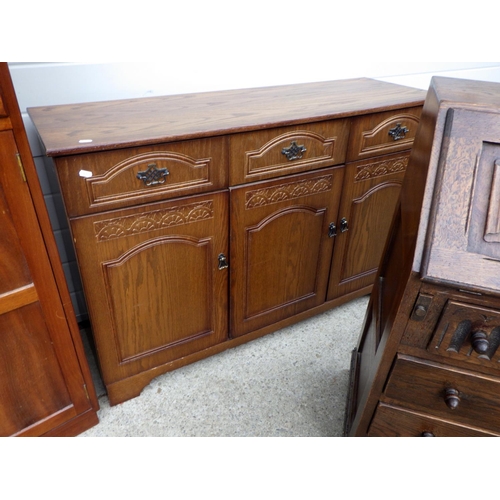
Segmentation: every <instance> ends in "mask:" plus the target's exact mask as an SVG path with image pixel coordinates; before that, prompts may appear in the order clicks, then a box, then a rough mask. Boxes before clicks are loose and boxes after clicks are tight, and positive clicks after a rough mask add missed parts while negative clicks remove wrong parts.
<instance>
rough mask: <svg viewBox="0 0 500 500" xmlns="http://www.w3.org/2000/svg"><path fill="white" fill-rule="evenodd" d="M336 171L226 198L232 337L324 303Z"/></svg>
mask: <svg viewBox="0 0 500 500" xmlns="http://www.w3.org/2000/svg"><path fill="white" fill-rule="evenodd" d="M342 180H343V168H342V167H340V168H328V169H325V170H320V171H316V172H313V173H309V174H302V175H296V176H290V177H287V178H286V179H276V180H273V181H265V182H259V183H255V184H248V185H245V186H242V187H238V188H235V189H233V190H232V191H231V258H230V263H231V335H232V336H233V337H238V336H241V335H244V334H246V333H249V332H251V331H253V330H257V329H259V328H262V327H265V326H267V325H271V324H273V323H276V322H277V321H280V320H282V319H285V318H287V317H290V316H293V315H294V314H298V313H300V312H302V311H305V310H306V309H310V308H312V307H315V306H318V305H320V304H322V303H323V302H324V301H325V296H326V287H327V284H328V274H329V270H330V264H331V257H332V249H333V244H334V238H333V237H330V236H332V234H329V226H330V224H331V223H333V224H335V221H336V218H337V211H338V206H339V201H340V193H341V189H342Z"/></svg>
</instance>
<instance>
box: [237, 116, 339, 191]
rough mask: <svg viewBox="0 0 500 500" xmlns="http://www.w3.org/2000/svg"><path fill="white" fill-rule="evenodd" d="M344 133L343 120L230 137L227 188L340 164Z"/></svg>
mask: <svg viewBox="0 0 500 500" xmlns="http://www.w3.org/2000/svg"><path fill="white" fill-rule="evenodd" d="M348 134H349V123H348V120H344V119H341V120H332V121H326V122H318V123H308V124H303V125H297V126H292V127H281V128H272V129H268V130H260V131H254V132H250V133H242V134H234V135H233V136H232V137H231V146H230V164H231V167H230V174H229V178H230V185H231V186H235V185H238V184H244V183H248V182H253V181H257V180H262V179H269V178H273V177H280V176H282V175H288V174H294V173H299V172H306V171H309V170H314V169H318V168H322V167H327V166H332V165H340V164H342V163H344V161H345V155H346V150H347V140H348Z"/></svg>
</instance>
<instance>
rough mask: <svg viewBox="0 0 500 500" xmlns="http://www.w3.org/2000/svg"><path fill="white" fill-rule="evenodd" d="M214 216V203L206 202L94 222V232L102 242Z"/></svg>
mask: <svg viewBox="0 0 500 500" xmlns="http://www.w3.org/2000/svg"><path fill="white" fill-rule="evenodd" d="M213 216H214V211H213V202H212V201H205V202H201V203H192V204H190V205H181V206H177V207H172V208H165V209H162V210H154V211H151V212H146V213H141V214H135V215H126V216H123V217H116V218H114V219H106V220H102V221H98V222H94V232H95V235H96V239H97V241H98V242H100V241H107V240H110V239H113V238H122V237H125V236H130V235H133V234H138V233H145V232H148V231H154V230H156V229H163V228H166V227H172V226H180V225H184V224H189V223H191V222H196V221H199V220H205V219H211V218H213Z"/></svg>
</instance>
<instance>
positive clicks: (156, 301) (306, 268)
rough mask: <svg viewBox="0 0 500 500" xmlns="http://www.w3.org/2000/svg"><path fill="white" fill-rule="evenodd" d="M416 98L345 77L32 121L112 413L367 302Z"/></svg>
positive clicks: (37, 112)
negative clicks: (175, 379)
mask: <svg viewBox="0 0 500 500" xmlns="http://www.w3.org/2000/svg"><path fill="white" fill-rule="evenodd" d="M424 97H425V92H422V91H420V90H416V89H411V88H408V87H402V86H398V85H394V84H388V83H384V82H379V81H375V80H369V79H354V80H343V81H335V82H324V83H311V84H299V85H288V86H279V87H267V88H259V89H245V90H234V91H221V92H210V93H202V94H189V95H174V96H166V97H153V98H141V99H130V100H120V101H109V102H96V103H87V104H75V105H64V106H51V107H38V108H31V109H29V110H28V111H29V114H30V116H31V118H32V120H33V122H34V124H35V126H36V128H37V130H38V132H39V135H40V138H41V141H42V143H43V145H44V147H45V149H46V153H47V155H48V156H51V157H53V159H54V161H55V167H56V170H57V174H58V177H59V181H60V185H61V190H62V194H63V198H64V203H65V207H66V211H67V215H68V217H69V220H70V226H71V231H72V234H73V239H74V245H75V250H76V254H77V258H78V262H79V267H80V270H81V276H82V282H83V286H84V291H85V295H86V299H87V303H88V308H89V314H90V319H91V324H92V329H93V333H94V336H95V342H96V346H97V352H98V357H99V362H100V366H101V370H102V375H103V380H104V383H105V385H106V388H107V391H108V395H109V399H110V403H111V404H116V403H119V402H122V401H125V400H127V399H129V398H132V397H135V396H137V395H138V394H139V393H140V392H141V390H142V389H143V388H144V386H145V385H147V384H148V383H149V382H150V381H151V379H152V378H154V377H156V376H158V375H160V374H161V373H164V372H166V371H168V370H172V369H175V368H177V367H179V366H183V365H185V364H187V363H191V362H193V361H196V360H199V359H202V358H204V357H207V356H209V355H212V354H215V353H217V352H220V351H222V350H224V349H227V348H228V347H233V346H236V345H239V344H241V343H243V342H247V341H249V340H252V339H255V338H257V337H259V336H262V335H264V334H267V333H270V332H272V331H275V330H277V329H279V328H282V327H284V326H287V325H290V324H292V323H295V322H297V321H299V320H302V319H305V318H307V317H310V316H312V315H314V314H317V313H320V312H323V311H325V310H327V309H329V308H332V307H334V306H337V305H339V304H341V303H343V302H345V301H348V300H350V299H353V298H355V297H358V296H360V295H364V294H367V293H369V292H370V290H371V287H372V285H373V280H374V277H375V274H376V270H377V267H378V264H379V260H380V257H381V255H382V251H383V245H384V242H385V239H386V236H387V233H388V230H389V226H390V222H391V219H392V216H393V212H394V210H395V207H396V205H397V200H398V197H399V192H400V188H401V183H402V180H403V177H404V174H405V170H406V166H407V162H408V156H409V151H410V149H411V146H412V143H413V138H414V136H415V133H416V130H417V126H418V123H419V117H420V113H421V108H422V104H423V99H424Z"/></svg>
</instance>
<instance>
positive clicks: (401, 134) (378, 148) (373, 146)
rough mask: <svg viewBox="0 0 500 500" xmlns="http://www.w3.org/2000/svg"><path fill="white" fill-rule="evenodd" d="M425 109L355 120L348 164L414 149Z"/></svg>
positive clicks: (381, 114)
mask: <svg viewBox="0 0 500 500" xmlns="http://www.w3.org/2000/svg"><path fill="white" fill-rule="evenodd" d="M421 111H422V108H421V107H415V108H408V109H402V110H398V111H389V112H384V113H375V114H372V115H366V116H361V117H359V118H356V119H354V120H353V122H352V124H351V133H350V138H349V148H348V152H347V161H354V160H362V159H364V158H368V157H371V156H380V155H384V154H388V153H396V152H399V151H404V150H406V149H410V148H411V147H412V145H413V139H414V138H415V133H416V131H417V126H418V123H419V121H420V114H421Z"/></svg>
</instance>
